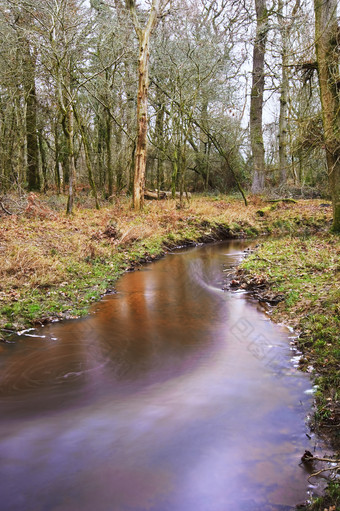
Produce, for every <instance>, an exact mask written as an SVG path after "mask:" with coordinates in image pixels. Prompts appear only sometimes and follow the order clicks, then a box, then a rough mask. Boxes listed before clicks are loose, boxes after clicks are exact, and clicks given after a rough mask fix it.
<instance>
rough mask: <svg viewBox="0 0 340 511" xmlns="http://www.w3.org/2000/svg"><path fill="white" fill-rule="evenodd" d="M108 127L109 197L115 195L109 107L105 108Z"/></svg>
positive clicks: (106, 143) (106, 135)
mask: <svg viewBox="0 0 340 511" xmlns="http://www.w3.org/2000/svg"><path fill="white" fill-rule="evenodd" d="M105 115H106V127H105V145H106V157H107V160H106V168H107V183H108V197H112V195H113V169H112V150H111V143H112V140H111V138H112V137H111V132H112V130H111V117H110V114H109V111H108V109H106V110H105Z"/></svg>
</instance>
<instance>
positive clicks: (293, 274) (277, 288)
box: [241, 234, 340, 511]
mask: <svg viewBox="0 0 340 511" xmlns="http://www.w3.org/2000/svg"><path fill="white" fill-rule="evenodd" d="M241 268H242V270H241V271H244V274H243V278H244V279H245V281H248V282H249V281H251V282H261V285H263V283H266V286H267V287H269V288H270V289H271V291H272V292H273V293H277V294H280V295H281V296H283V298H284V299H283V301H281V302H280V303H279V304H278V305H277V306H275V307H274V308H273V309H272V317H273V319H274V320H275V321H279V322H284V323H286V324H289V325H291V326H293V327H294V329H295V330H296V331H297V332H300V336H299V338H298V340H297V344H298V347H299V348H300V349H301V351H302V353H303V357H302V359H301V360H300V368H301V369H302V370H306V371H307V370H308V371H312V373H313V375H314V378H315V383H316V384H317V385H318V390H317V392H316V395H315V398H316V412H315V417H314V423H313V424H312V427H313V428H315V430H316V431H317V432H318V433H319V434H323V435H325V436H326V438H327V440H329V441H330V442H331V443H332V445H333V448H334V449H335V450H336V452H337V453H339V451H340V426H339V424H340V239H339V236H336V235H331V234H324V235H320V234H319V235H318V236H310V237H291V236H290V237H287V236H286V237H284V238H281V239H272V240H268V241H265V242H263V243H261V245H260V246H259V247H258V249H257V250H256V251H255V252H254V253H252V254H251V255H250V256H249V257H248V258H247V259H245V260H244V262H243V263H242V265H241ZM249 279H250V280H249ZM326 506H329V507H326ZM332 506H335V507H332ZM310 509H311V510H312V509H313V511H314V510H315V511H316V510H322V511H324V509H327V511H328V509H332V510H333V509H334V510H337V509H340V485H339V483H336V482H335V483H334V484H332V485H331V487H330V489H329V493H328V495H327V497H326V498H325V499H318V501H316V502H315V504H314V505H313V506H312V507H311V508H310Z"/></svg>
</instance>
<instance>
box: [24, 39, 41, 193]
mask: <svg viewBox="0 0 340 511" xmlns="http://www.w3.org/2000/svg"><path fill="white" fill-rule="evenodd" d="M35 60H36V57H35V55H32V54H31V50H30V47H29V43H28V41H25V43H24V59H23V65H24V86H25V95H26V144H27V185H28V190H35V191H39V190H40V176H39V147H38V135H37V95H36V87H35V67H36V62H35Z"/></svg>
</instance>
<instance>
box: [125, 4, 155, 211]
mask: <svg viewBox="0 0 340 511" xmlns="http://www.w3.org/2000/svg"><path fill="white" fill-rule="evenodd" d="M126 6H127V8H128V9H129V10H130V15H131V20H132V23H133V25H134V28H135V31H136V34H137V36H138V41H139V58H138V92H137V145H136V155H135V172H134V183H133V207H134V208H135V209H137V210H139V209H142V207H143V204H144V188H145V170H146V155H147V133H148V87H149V43H150V36H151V33H152V31H153V30H154V28H155V26H156V22H157V16H158V14H159V10H160V0H152V5H151V10H150V15H149V18H148V21H147V23H146V26H145V28H142V27H141V25H140V23H139V20H138V16H137V8H136V1H135V0H126Z"/></svg>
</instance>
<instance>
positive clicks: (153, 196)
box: [144, 190, 167, 200]
mask: <svg viewBox="0 0 340 511" xmlns="http://www.w3.org/2000/svg"><path fill="white" fill-rule="evenodd" d="M144 199H147V200H163V199H167V195H166V192H162V191H160V192H159V193H158V192H157V190H155V191H151V190H145V192H144Z"/></svg>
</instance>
